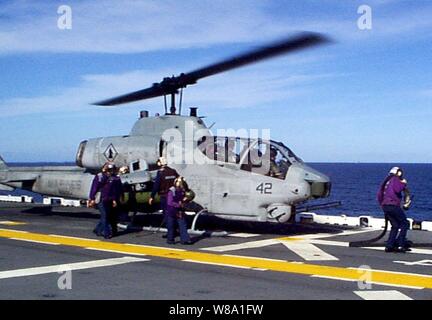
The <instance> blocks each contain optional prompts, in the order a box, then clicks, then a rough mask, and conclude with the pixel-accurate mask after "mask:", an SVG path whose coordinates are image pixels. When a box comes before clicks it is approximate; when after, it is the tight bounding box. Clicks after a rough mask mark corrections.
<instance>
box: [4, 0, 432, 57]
mask: <svg viewBox="0 0 432 320" xmlns="http://www.w3.org/2000/svg"><path fill="white" fill-rule="evenodd" d="M60 4H62V3H60V2H56V1H54V2H53V1H51V2H43V3H42V2H35V1H24V0H22V1H11V2H6V3H3V4H0V53H3V54H5V53H16V52H56V53H57V52H98V53H137V52H149V51H156V50H171V49H184V48H196V47H209V46H212V45H219V44H233V43H242V42H254V43H256V42H259V41H261V40H264V39H265V40H267V39H273V38H277V37H280V36H282V35H286V34H287V33H289V32H293V31H296V30H311V31H322V32H325V33H328V34H330V35H332V36H333V37H335V38H336V39H337V40H340V41H349V40H359V39H366V40H371V39H378V40H379V39H380V38H381V37H394V36H395V35H400V34H412V33H413V32H419V31H422V30H425V29H427V28H429V27H431V26H432V21H431V19H430V16H431V13H432V8H431V7H430V6H427V5H423V8H422V6H421V5H419V6H418V7H414V8H410V7H409V6H406V5H405V6H403V4H400V3H399V2H396V1H382V0H381V1H379V0H378V1H372V2H371V6H372V9H373V10H374V11H373V22H374V25H373V26H374V27H373V30H372V31H371V32H364V31H360V30H359V29H358V28H357V19H358V18H359V15H358V14H357V11H356V10H357V7H356V4H355V3H349V4H346V3H343V4H341V3H338V2H330V3H329V4H325V3H324V4H322V7H323V8H324V9H326V8H327V9H326V14H324V13H321V12H320V10H317V8H314V9H313V10H314V11H313V10H312V9H311V8H309V6H310V3H309V6H308V3H307V2H306V4H304V5H303V6H302V5H298V4H295V3H289V2H285V1H284V2H278V1H258V0H250V1H244V0H243V1H242V0H218V1H213V0H201V1H192V0H185V1H178V0H165V1H159V0H146V1H132V0H125V1H116V0H99V1H75V2H71V4H70V6H71V8H72V30H60V29H58V27H57V19H58V18H59V14H58V13H57V8H58V6H59V5H60ZM329 8H334V10H330V9H329ZM412 17H416V18H415V19H413V18H412Z"/></svg>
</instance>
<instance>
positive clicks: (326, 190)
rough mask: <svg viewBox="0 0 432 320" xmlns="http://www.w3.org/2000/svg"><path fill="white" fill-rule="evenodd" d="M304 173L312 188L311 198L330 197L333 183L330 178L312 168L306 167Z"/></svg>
mask: <svg viewBox="0 0 432 320" xmlns="http://www.w3.org/2000/svg"><path fill="white" fill-rule="evenodd" d="M304 172H305V173H304V179H305V180H306V181H307V182H308V183H309V184H310V186H311V198H313V199H316V198H326V197H328V196H330V191H331V181H330V178H329V177H327V176H326V175H325V174H323V173H321V172H319V171H317V170H315V169H312V168H310V167H306V168H305V171H304Z"/></svg>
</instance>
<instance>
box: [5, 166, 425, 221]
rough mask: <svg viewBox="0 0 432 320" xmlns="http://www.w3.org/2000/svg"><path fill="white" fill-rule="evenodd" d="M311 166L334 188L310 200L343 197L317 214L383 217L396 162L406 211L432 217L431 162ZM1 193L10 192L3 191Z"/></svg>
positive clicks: (422, 217) (416, 216)
mask: <svg viewBox="0 0 432 320" xmlns="http://www.w3.org/2000/svg"><path fill="white" fill-rule="evenodd" d="M14 165H15V166H16V165H18V164H11V166H12V167H13V166H14ZM19 165H26V166H40V165H73V164H71V163H61V164H53V163H37V164H34V163H31V164H19ZM309 165H310V166H311V167H313V168H314V169H317V170H318V171H320V172H322V173H324V174H326V175H328V176H329V177H330V179H331V181H332V192H331V195H330V197H329V198H326V199H319V200H314V201H309V202H308V203H307V205H314V204H320V203H326V202H332V201H341V202H342V205H341V206H339V207H336V208H329V209H321V210H315V212H316V213H318V214H330V215H341V214H345V215H347V216H360V215H371V216H375V217H382V216H383V214H382V212H381V209H380V207H379V206H378V203H377V201H376V193H377V190H378V188H379V186H380V184H381V182H382V181H383V180H384V178H385V177H386V176H387V174H388V172H389V170H390V169H391V168H392V167H394V166H399V167H401V168H403V169H404V172H405V175H404V176H405V178H406V179H407V181H408V189H409V190H410V191H411V195H412V196H413V202H412V206H411V208H410V209H409V210H408V211H407V215H408V217H410V218H413V219H415V220H421V221H422V220H430V221H432V164H385V163H309ZM0 194H8V193H7V192H0ZM13 194H14V195H20V194H25V195H31V196H34V197H35V200H36V201H37V202H42V197H41V196H40V195H36V194H34V193H31V192H26V191H20V190H17V191H14V192H13Z"/></svg>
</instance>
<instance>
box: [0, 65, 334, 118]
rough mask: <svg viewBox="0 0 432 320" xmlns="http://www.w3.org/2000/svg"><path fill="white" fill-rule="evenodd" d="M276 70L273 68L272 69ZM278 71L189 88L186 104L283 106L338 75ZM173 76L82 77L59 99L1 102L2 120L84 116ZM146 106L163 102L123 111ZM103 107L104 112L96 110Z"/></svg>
mask: <svg viewBox="0 0 432 320" xmlns="http://www.w3.org/2000/svg"><path fill="white" fill-rule="evenodd" d="M272 65H273V66H276V63H275V64H270V66H272ZM277 65H278V68H273V67H269V65H266V66H262V65H261V66H256V67H254V69H253V70H250V69H249V70H238V71H235V72H232V73H231V74H230V75H229V78H228V79H229V80H228V81H227V77H226V76H215V77H212V78H208V79H203V80H201V81H200V83H199V84H198V85H197V86H191V87H188V88H187V90H186V91H185V95H184V101H185V103H187V105H199V106H202V105H203V106H206V107H207V108H213V107H218V108H242V107H253V106H260V105H266V104H267V105H268V104H270V103H273V102H278V101H284V100H286V99H289V98H290V97H296V96H299V95H303V94H306V93H307V92H309V91H310V90H311V89H312V86H313V85H314V84H315V83H316V82H317V81H320V80H322V79H324V78H331V77H338V76H341V75H338V74H325V73H298V72H293V71H292V70H291V69H290V68H289V66H290V63H288V64H287V65H280V64H277ZM166 74H169V71H168V70H166V69H160V70H136V71H132V72H127V73H122V74H90V75H84V76H83V77H82V81H81V83H80V84H79V85H77V86H75V87H70V88H63V89H61V88H59V89H58V90H59V91H58V94H55V93H54V94H52V95H44V96H37V97H31V98H12V99H6V100H3V101H1V100H0V117H2V118H5V117H12V116H20V115H25V114H42V113H57V114H59V113H61V112H84V111H89V110H90V109H91V108H92V106H90V105H89V104H90V103H92V102H96V101H99V100H101V99H106V98H109V97H113V96H116V95H120V94H124V93H127V92H131V91H135V90H139V89H142V88H143V84H148V85H150V84H151V83H153V82H154V81H155V80H158V79H162V78H163V76H164V75H166ZM143 104H144V105H145V106H146V107H150V108H151V109H154V110H155V111H161V107H162V106H163V99H162V98H155V99H151V100H147V101H145V102H142V101H141V102H136V103H132V104H128V105H124V106H122V107H121V108H134V107H136V106H137V105H141V106H142V105H143ZM93 108H100V107H93Z"/></svg>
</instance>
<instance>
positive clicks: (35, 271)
mask: <svg viewBox="0 0 432 320" xmlns="http://www.w3.org/2000/svg"><path fill="white" fill-rule="evenodd" d="M143 261H149V259H142V258H134V257H122V258H113V259H104V260H95V261H87V262H77V263H68V264H59V265H53V266H46V267H35V268H27V269H17V270H8V271H1V272H0V279H8V278H17V277H28V276H35V275H40V274H47V273H56V272H65V271H69V270H70V271H72V270H83V269H91V268H100V267H111V266H116V265H121V264H125V263H131V262H143Z"/></svg>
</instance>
